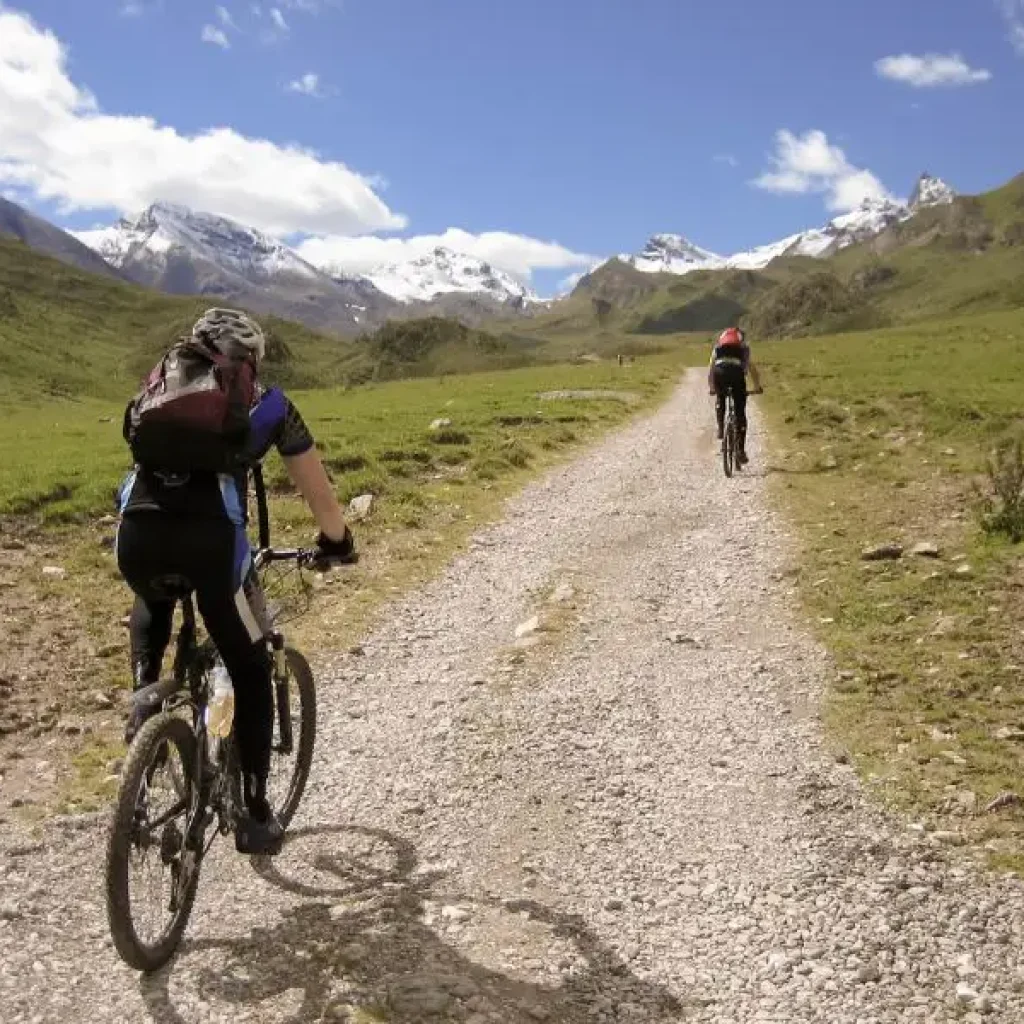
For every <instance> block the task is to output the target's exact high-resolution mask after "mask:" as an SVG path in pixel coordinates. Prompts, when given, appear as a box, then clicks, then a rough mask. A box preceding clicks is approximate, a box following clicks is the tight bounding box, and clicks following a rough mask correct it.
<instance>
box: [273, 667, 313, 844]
mask: <svg viewBox="0 0 1024 1024" xmlns="http://www.w3.org/2000/svg"><path fill="white" fill-rule="evenodd" d="M285 663H286V665H287V669H288V688H287V693H288V716H287V717H288V720H289V721H290V722H291V731H292V749H291V752H290V753H286V752H285V751H284V750H283V749H282V743H281V741H282V736H281V706H280V704H279V702H278V689H277V685H276V680H275V686H274V741H273V748H272V750H271V755H270V776H269V778H268V779H267V799H268V800H269V801H270V805H271V807H273V808H274V811H275V813H276V814H277V817H278V820H279V821H280V822H281V824H282V825H284V826H285V827H287V826H288V824H289V823H290V822H291V820H292V818H293V817H294V816H295V812H296V810H298V807H299V801H301V800H302V794H303V792H304V791H305V789H306V781H307V780H308V779H309V769H310V767H311V766H312V764H313V746H314V744H315V742H316V685H315V683H314V681H313V671H312V669H311V668H310V667H309V662H308V661H306V659H305V657H304V656H303V655H302V654H301V653H300V652H299V651H297V650H295V649H294V648H292V647H288V648H286V649H285Z"/></svg>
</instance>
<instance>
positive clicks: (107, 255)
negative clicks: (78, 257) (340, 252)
mask: <svg viewBox="0 0 1024 1024" xmlns="http://www.w3.org/2000/svg"><path fill="white" fill-rule="evenodd" d="M77 237H78V238H79V240H80V241H82V242H84V243H85V244H86V245H88V246H89V247H90V248H91V249H94V250H95V251H96V252H98V253H99V254H100V255H101V256H102V257H103V258H104V259H105V260H106V261H107V262H108V263H110V264H111V265H112V266H115V267H117V268H119V269H120V268H122V267H126V266H131V265H133V264H138V263H140V262H146V263H148V264H150V266H151V267H152V268H153V269H154V270H156V269H157V268H158V267H160V266H163V265H166V264H167V263H168V261H170V260H172V259H173V257H174V254H175V253H176V252H180V251H185V252H187V253H189V254H190V255H191V256H192V257H193V258H198V259H202V260H206V261H208V262H209V263H211V264H216V265H218V266H220V267H222V268H223V269H225V270H228V271H231V272H234V273H237V274H240V275H242V276H243V277H245V278H247V279H251V278H253V277H273V276H275V275H277V274H295V275H297V276H299V277H307V278H317V277H319V276H320V274H319V271H317V269H316V268H315V267H313V266H312V265H310V264H309V263H307V262H306V261H305V260H304V259H302V258H301V257H300V256H299V255H298V254H297V253H295V252H293V251H292V250H291V249H289V248H288V247H287V246H286V245H282V244H281V243H280V242H278V241H277V240H276V239H274V238H271V237H270V236H269V235H265V234H263V233H262V232H261V231H257V230H256V229H255V228H246V227H243V226H242V225H241V224H238V223H236V222H235V221H233V220H228V218H227V217H217V216H214V215H213V214H210V213H198V212H195V211H193V210H190V209H188V208H187V207H184V206H179V205H177V204H175V203H154V204H153V205H152V206H150V207H149V208H148V209H147V210H145V211H143V212H142V213H141V214H139V215H138V216H137V217H122V218H121V220H119V221H118V222H117V223H116V224H114V225H112V226H111V227H109V228H100V229H98V230H94V231H79V232H77Z"/></svg>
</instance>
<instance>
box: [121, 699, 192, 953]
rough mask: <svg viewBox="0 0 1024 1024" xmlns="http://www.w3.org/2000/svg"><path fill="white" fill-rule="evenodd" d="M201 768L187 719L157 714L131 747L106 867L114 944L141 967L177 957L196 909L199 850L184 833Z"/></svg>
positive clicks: (122, 778) (126, 762)
mask: <svg viewBox="0 0 1024 1024" xmlns="http://www.w3.org/2000/svg"><path fill="white" fill-rule="evenodd" d="M195 774H196V741H195V736H194V735H193V734H192V730H191V729H190V728H189V726H188V723H187V722H185V721H184V720H183V719H181V718H175V717H173V716H171V715H168V714H160V715H157V716H156V717H155V718H151V719H150V720H149V721H148V722H147V723H146V724H145V725H144V726H143V727H142V728H141V729H140V730H139V732H138V734H137V735H136V737H135V739H134V740H133V741H132V745H131V748H130V750H129V751H128V757H127V760H126V761H125V765H124V770H123V772H122V775H121V785H120V788H119V790H118V794H117V804H116V806H115V808H114V816H113V820H112V821H111V824H110V835H109V838H108V841H107V858H106V871H105V875H106V890H107V919H108V922H109V924H110V935H111V938H112V939H113V940H114V947H115V948H116V949H117V952H118V953H119V954H120V956H121V959H122V960H124V962H125V963H126V964H128V966H129V967H133V968H135V969H136V970H139V971H155V970H157V969H158V968H160V967H163V965H164V964H166V963H167V961H168V960H170V959H171V957H172V956H173V955H174V952H175V950H176V949H177V948H178V944H179V943H180V942H181V937H182V935H183V934H184V932H185V928H186V926H187V925H188V919H189V915H190V914H191V913H192V904H193V903H194V902H195V897H196V886H197V885H198V882H199V857H198V856H197V855H196V853H195V851H192V850H189V849H188V848H187V846H186V842H185V837H186V832H187V827H188V816H189V812H190V811H191V809H192V807H193V806H194V804H195V802H196V799H197V792H196V790H197V784H196V777H195ZM162 775H166V777H167V784H166V794H165V796H164V799H163V800H161V798H160V793H161V791H162V789H163V787H162V785H161V784H160V782H159V780H160V778H161V776H162ZM164 803H165V804H166V806H163V804H164ZM135 883H137V885H136V884H135ZM154 883H155V884H154Z"/></svg>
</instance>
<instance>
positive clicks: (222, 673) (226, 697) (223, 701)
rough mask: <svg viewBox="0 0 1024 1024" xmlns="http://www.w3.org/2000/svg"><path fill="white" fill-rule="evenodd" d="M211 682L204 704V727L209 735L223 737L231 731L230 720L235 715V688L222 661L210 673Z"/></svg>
mask: <svg viewBox="0 0 1024 1024" xmlns="http://www.w3.org/2000/svg"><path fill="white" fill-rule="evenodd" d="M210 681H211V683H212V684H213V686H212V692H211V694H210V699H209V702H208V703H207V706H206V729H207V732H209V733H210V735H211V736H217V737H219V738H220V739H224V738H225V737H226V736H227V735H228V733H229V732H231V720H232V719H233V718H234V715H235V688H234V687H233V686H232V685H231V676H229V675H228V670H227V669H226V668H225V667H224V665H223V663H222V662H219V661H218V662H217V664H216V665H214V666H213V671H212V672H211V673H210Z"/></svg>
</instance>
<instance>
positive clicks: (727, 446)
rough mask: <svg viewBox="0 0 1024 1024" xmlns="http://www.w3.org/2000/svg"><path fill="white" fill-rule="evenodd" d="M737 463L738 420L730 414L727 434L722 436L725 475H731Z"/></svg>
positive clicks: (726, 427)
mask: <svg viewBox="0 0 1024 1024" xmlns="http://www.w3.org/2000/svg"><path fill="white" fill-rule="evenodd" d="M735 464H736V421H735V420H734V419H733V417H732V415H731V414H730V416H729V418H728V420H727V421H726V424H725V436H724V437H723V438H722V468H723V469H724V470H725V475H726V476H729V477H731V476H732V471H733V467H734V466H735Z"/></svg>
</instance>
